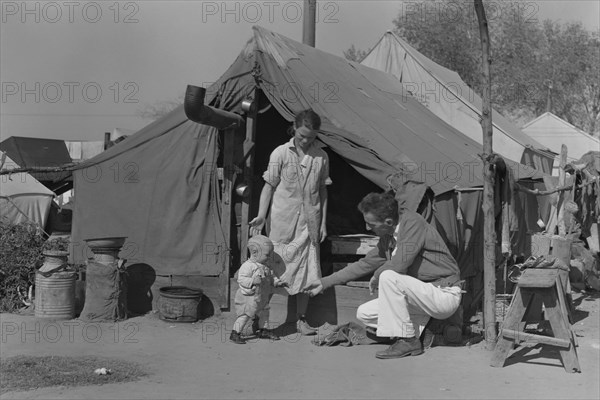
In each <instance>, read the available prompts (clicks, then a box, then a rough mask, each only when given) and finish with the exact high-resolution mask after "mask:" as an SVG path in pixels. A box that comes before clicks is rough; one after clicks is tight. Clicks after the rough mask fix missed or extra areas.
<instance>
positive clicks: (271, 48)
mask: <svg viewBox="0 0 600 400" xmlns="http://www.w3.org/2000/svg"><path fill="white" fill-rule="evenodd" d="M253 33H254V34H253V37H252V38H251V39H250V40H249V41H248V43H247V44H246V46H245V47H244V48H243V49H242V51H241V53H240V54H239V56H238V57H237V59H236V60H235V61H234V62H233V64H232V65H231V67H230V68H229V69H228V70H227V71H225V73H224V74H223V75H222V76H221V78H220V79H219V80H218V81H217V82H216V83H215V84H214V85H212V86H211V87H210V88H208V90H207V96H206V102H205V104H208V105H210V106H212V107H215V108H219V109H222V110H225V111H229V112H234V113H237V114H240V115H243V116H246V112H245V111H244V109H247V108H245V107H244V108H243V106H242V103H243V102H245V101H246V100H252V101H254V103H255V105H256V106H257V109H258V114H257V116H256V126H255V127H254V125H253V124H248V125H249V126H246V127H241V128H240V129H238V130H236V131H235V135H234V138H233V142H232V143H229V144H227V145H225V144H224V141H225V140H224V132H223V131H217V130H216V129H215V128H212V127H209V126H205V125H200V124H196V123H194V122H192V121H190V120H188V118H187V117H186V115H185V113H184V110H183V107H179V108H177V109H175V110H174V111H173V112H171V113H170V114H168V115H166V116H165V117H163V118H161V119H159V120H157V121H156V122H154V123H152V124H150V125H148V126H147V127H145V128H143V129H142V130H140V131H139V132H137V133H136V134H134V135H131V136H130V137H129V138H128V139H127V140H125V141H123V142H122V143H119V144H117V145H115V146H113V147H111V148H109V149H108V150H106V151H105V152H103V153H101V154H99V155H98V156H96V157H94V158H92V159H90V160H87V161H85V162H83V163H82V164H80V165H78V166H77V169H76V170H75V171H74V172H73V175H74V182H75V191H76V193H77V201H76V203H75V208H74V216H73V233H72V234H73V241H74V243H75V247H74V254H73V257H74V259H75V260H74V262H80V261H82V260H84V259H85V258H86V257H87V256H88V255H90V254H91V253H89V250H88V249H87V248H86V246H85V244H84V243H85V242H84V240H85V239H89V238H98V237H114V236H127V241H126V243H125V245H124V247H123V250H122V251H121V257H122V258H126V259H128V260H129V262H128V264H129V265H130V268H132V270H135V271H137V272H139V274H138V275H137V276H136V277H134V278H133V279H137V280H138V281H139V282H140V283H139V285H140V287H143V289H140V291H139V292H140V295H142V296H146V297H147V301H148V302H150V301H152V299H153V298H152V295H150V294H148V290H149V289H152V290H151V292H152V293H153V294H154V296H153V297H154V299H156V297H157V296H156V294H157V293H158V288H159V287H161V286H170V285H187V286H192V287H201V288H202V289H203V290H204V292H205V294H206V295H207V296H208V297H209V298H210V299H211V300H212V304H213V305H214V307H215V308H218V307H225V308H226V307H228V305H229V293H228V288H229V278H230V276H229V275H230V274H229V265H226V263H228V262H229V261H228V260H229V257H228V256H229V255H231V256H232V257H231V259H232V260H233V261H232V265H231V269H232V271H235V270H236V269H237V265H239V259H240V258H241V257H242V255H241V249H243V248H244V245H245V243H244V242H243V240H242V238H243V236H244V235H242V232H241V229H242V228H241V227H245V226H247V222H248V220H247V218H248V217H249V216H254V215H256V211H257V207H258V197H259V195H260V189H261V186H262V184H263V182H262V178H261V176H262V174H263V172H264V171H265V170H266V169H267V168H268V160H269V154H270V152H271V151H272V150H273V149H274V148H275V147H276V146H278V145H280V144H282V143H284V142H286V141H288V140H289V136H288V135H287V134H286V130H287V128H288V127H289V125H290V123H291V121H292V120H293V116H294V115H295V114H296V113H298V112H299V111H301V110H304V109H306V108H312V109H313V110H314V111H316V112H317V113H318V114H320V115H321V117H322V120H323V124H322V127H321V131H320V135H319V140H320V141H321V142H322V143H323V144H324V145H325V150H326V151H327V152H328V154H329V155H330V160H331V178H332V180H333V185H331V187H330V189H329V196H330V197H329V210H328V225H329V226H328V231H329V233H330V234H353V233H363V232H365V230H364V229H365V228H364V222H363V220H362V216H361V214H360V213H359V212H358V210H357V209H356V205H357V204H358V202H359V200H360V199H361V198H362V197H363V196H364V195H365V194H366V193H368V192H371V191H381V190H384V189H389V188H390V187H391V186H397V187H402V186H406V185H409V184H414V185H415V187H419V188H421V189H422V190H420V191H419V193H420V196H415V197H414V198H412V200H408V203H407V206H409V207H412V208H414V209H417V208H422V207H423V206H425V207H427V206H428V207H429V208H428V209H429V210H431V213H430V219H431V223H433V224H435V225H436V227H437V228H438V230H439V231H440V232H441V233H442V235H443V236H444V238H445V240H446V241H447V243H448V245H449V247H450V249H451V251H452V252H453V254H454V255H455V257H456V258H457V260H458V262H459V265H460V266H461V270H462V275H463V277H464V278H469V277H473V276H475V275H476V274H477V273H478V271H479V270H480V269H481V266H482V265H483V262H482V257H483V244H482V235H481V227H482V212H481V207H480V205H481V199H482V192H481V190H480V188H481V186H482V183H483V178H482V162H481V160H480V159H479V157H478V156H477V154H478V153H481V151H482V149H481V146H480V145H479V144H478V143H477V142H475V141H474V140H472V139H470V138H469V137H467V136H465V135H464V134H462V133H461V132H460V131H458V130H456V129H455V128H453V127H452V126H450V125H448V124H447V123H446V122H444V121H443V120H441V119H439V118H438V117H436V116H435V115H434V114H432V113H431V112H430V111H429V110H428V109H427V108H426V107H425V106H423V105H422V104H421V103H419V102H418V101H417V100H415V99H414V98H413V97H412V96H411V95H410V94H408V93H407V92H406V91H405V90H404V88H403V87H402V85H401V84H400V83H399V82H398V80H397V79H396V78H394V77H393V76H392V75H389V74H387V73H384V72H382V71H378V70H375V69H372V68H369V67H366V66H364V65H360V64H357V63H354V62H349V61H347V60H345V59H343V58H341V57H337V56H334V55H332V54H328V53H326V52H323V51H320V50H318V49H315V48H312V47H308V46H306V45H303V44H301V43H298V42H296V41H293V40H291V39H288V38H286V37H284V36H281V35H278V34H276V33H274V32H270V31H268V30H266V29H263V28H261V27H254V29H253ZM183 90H185V88H182V91H183ZM247 133H251V134H250V135H247ZM248 137H249V138H250V140H248V139H247V138H248ZM226 146H227V147H226ZM249 157H251V158H252V161H253V163H252V164H253V168H250V169H248V168H247V164H246V162H247V161H248V159H249ZM229 159H230V160H231V165H227V162H228V160H229ZM506 165H507V170H509V171H510V172H511V176H513V177H514V179H515V180H519V181H520V182H522V183H523V182H525V181H526V180H530V179H539V178H541V177H542V176H543V174H541V173H540V172H539V171H537V170H536V169H534V168H528V167H526V166H523V165H521V164H517V163H515V162H513V161H510V160H507V161H506ZM224 166H225V171H222V170H221V169H220V168H223V167H224ZM229 168H231V169H230V170H228V169H229ZM221 173H224V174H225V175H228V176H232V179H233V186H234V187H235V186H237V185H238V184H240V183H247V184H250V185H252V186H253V190H252V196H251V197H250V198H249V199H244V198H242V197H240V196H237V195H235V192H234V194H233V195H232V196H233V197H232V200H231V201H232V202H233V204H232V205H233V207H232V215H231V216H227V217H231V220H232V223H231V226H228V227H225V230H228V229H230V230H231V232H225V231H224V229H223V228H222V226H221V222H222V221H223V220H224V218H225V217H226V215H225V213H227V212H228V210H226V209H225V207H224V206H223V204H224V202H223V197H222V196H223V188H224V187H225V185H224V183H223V181H222V179H221ZM524 184H525V183H524ZM416 192H417V191H416V190H414V191H413V193H416ZM409 197H410V196H409ZM517 197H518V196H517ZM531 197H533V196H531ZM529 200H532V201H535V199H529ZM227 201H228V200H227ZM244 201H248V202H249V206H248V208H247V209H246V208H245V207H244V206H243V202H244ZM434 203H435V207H432V205H433V204H434ZM521 205H523V206H524V207H525V208H524V209H527V210H529V209H530V208H528V207H529V203H527V202H523V203H521ZM228 206H229V205H228ZM244 210H246V211H244ZM524 214H527V215H528V214H529V213H524ZM532 217H533V218H532V221H523V223H524V224H526V225H527V226H521V230H520V232H522V233H523V235H525V234H526V232H527V231H528V229H529V227H530V225H529V224H530V223H532V224H533V225H535V221H536V220H537V212H536V213H535V215H533V216H532ZM535 226H536V227H537V225H535ZM517 232H518V230H517ZM226 233H231V237H232V240H231V241H229V242H227V241H226V240H225V237H226V236H228V235H226ZM137 272H136V273H137ZM146 307H149V303H148V304H146Z"/></svg>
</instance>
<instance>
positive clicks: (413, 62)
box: [361, 31, 554, 174]
mask: <svg viewBox="0 0 600 400" xmlns="http://www.w3.org/2000/svg"><path fill="white" fill-rule="evenodd" d="M361 64H362V65H366V66H368V67H371V68H375V69H378V70H381V71H385V72H388V73H390V74H392V75H394V76H395V77H396V79H398V80H399V81H400V82H401V83H402V85H403V86H404V88H405V89H406V90H407V91H409V92H410V93H411V94H413V96H415V98H417V99H418V100H419V101H421V102H422V103H423V104H424V105H426V106H427V107H428V108H429V109H430V110H431V111H432V112H433V113H434V114H435V115H437V116H438V117H440V118H441V119H443V120H444V121H446V122H447V123H448V124H450V125H452V126H453V127H454V128H456V129H457V130H459V131H460V132H462V133H464V134H465V135H467V136H468V137H470V138H471V139H473V140H475V141H476V142H477V143H482V140H483V137H482V131H481V124H480V122H479V121H480V120H481V115H482V111H481V110H482V100H481V98H480V97H479V96H478V95H477V93H475V92H474V91H473V90H472V89H471V88H470V87H469V86H467V84H466V83H465V82H464V81H463V80H462V79H461V77H460V76H459V75H458V74H457V73H456V72H454V71H452V70H449V69H447V68H444V67H443V66H441V65H439V64H437V63H435V62H434V61H432V60H431V59H429V58H427V57H425V56H424V55H423V54H421V53H420V52H418V51H417V50H416V49H414V48H413V47H411V46H410V45H409V44H408V43H406V41H404V40H403V39H401V38H400V37H398V36H397V35H396V34H395V33H393V32H390V31H388V32H386V33H385V34H384V35H383V37H382V38H381V39H380V40H379V42H378V43H377V44H376V45H375V47H373V49H372V50H371V51H370V52H369V53H368V54H367V56H366V57H365V58H364V59H363V60H362V62H361ZM492 111H493V112H492V121H493V135H494V152H496V153H498V154H500V155H502V156H503V157H504V158H508V159H510V160H513V161H517V162H520V163H522V164H525V165H532V166H535V167H536V168H537V169H539V170H540V171H543V172H545V173H548V174H550V173H551V172H552V163H553V158H554V154H552V152H551V151H550V149H548V147H546V146H545V145H544V144H543V143H539V142H538V141H536V140H535V139H534V138H531V137H529V136H527V135H525V134H524V133H523V132H521V131H520V130H519V128H518V127H517V126H515V125H514V124H512V123H511V122H510V121H508V120H507V119H506V118H504V117H503V116H502V115H501V114H500V113H499V112H496V111H495V110H492Z"/></svg>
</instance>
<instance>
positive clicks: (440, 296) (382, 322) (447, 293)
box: [356, 270, 461, 338]
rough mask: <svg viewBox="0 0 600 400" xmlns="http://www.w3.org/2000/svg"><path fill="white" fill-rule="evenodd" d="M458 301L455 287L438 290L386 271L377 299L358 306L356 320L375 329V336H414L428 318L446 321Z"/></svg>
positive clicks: (381, 276) (405, 276) (380, 283)
mask: <svg viewBox="0 0 600 400" xmlns="http://www.w3.org/2000/svg"><path fill="white" fill-rule="evenodd" d="M460 299H461V289H460V288H459V287H447V288H439V287H436V286H434V285H433V284H431V283H426V282H423V281H420V280H418V279H416V278H413V277H412V276H408V275H401V274H399V273H397V272H394V271H391V270H386V271H383V272H382V273H381V275H380V276H379V297H378V298H377V299H375V300H371V301H368V302H366V303H364V304H361V305H360V306H359V307H358V310H357V311H356V318H358V320H359V321H361V322H363V323H364V324H365V325H367V326H370V327H373V328H377V336H383V337H405V338H407V337H415V336H417V337H418V336H419V335H420V334H421V332H423V330H424V329H425V325H427V322H428V321H429V318H430V317H433V318H436V319H446V318H448V317H450V316H451V315H452V314H454V313H455V312H456V310H457V309H458V306H459V305H460Z"/></svg>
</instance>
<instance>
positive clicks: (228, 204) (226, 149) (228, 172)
mask: <svg viewBox="0 0 600 400" xmlns="http://www.w3.org/2000/svg"><path fill="white" fill-rule="evenodd" d="M223 134H224V136H225V137H224V141H223V191H222V197H221V212H222V214H221V216H222V218H221V227H222V228H223V232H224V233H225V245H226V246H227V249H225V252H224V257H225V262H224V264H225V265H224V268H223V271H222V272H221V283H222V285H223V293H222V295H221V305H220V306H221V308H228V307H229V269H230V267H231V229H232V227H231V214H232V207H233V184H234V182H235V168H234V164H233V147H234V135H235V129H227V130H226V131H225V132H223Z"/></svg>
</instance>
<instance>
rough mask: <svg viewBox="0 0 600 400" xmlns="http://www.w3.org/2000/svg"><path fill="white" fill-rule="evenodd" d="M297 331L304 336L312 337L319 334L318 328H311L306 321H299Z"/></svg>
mask: <svg viewBox="0 0 600 400" xmlns="http://www.w3.org/2000/svg"><path fill="white" fill-rule="evenodd" d="M296 329H297V331H298V333H300V334H301V335H302V336H311V335H316V334H317V328H313V327H312V326H310V325H309V324H308V322H306V320H305V319H299V320H298V322H297V324H296Z"/></svg>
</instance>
